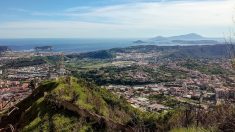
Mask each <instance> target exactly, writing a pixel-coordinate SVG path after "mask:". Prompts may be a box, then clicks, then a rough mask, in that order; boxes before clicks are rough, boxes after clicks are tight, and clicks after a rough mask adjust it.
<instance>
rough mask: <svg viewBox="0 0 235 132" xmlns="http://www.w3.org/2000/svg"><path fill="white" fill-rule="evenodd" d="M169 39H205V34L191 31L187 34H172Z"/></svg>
mask: <svg viewBox="0 0 235 132" xmlns="http://www.w3.org/2000/svg"><path fill="white" fill-rule="evenodd" d="M169 39H179V40H181V39H191V40H195V39H205V38H204V37H203V36H201V35H199V34H196V33H189V34H185V35H179V36H172V37H169Z"/></svg>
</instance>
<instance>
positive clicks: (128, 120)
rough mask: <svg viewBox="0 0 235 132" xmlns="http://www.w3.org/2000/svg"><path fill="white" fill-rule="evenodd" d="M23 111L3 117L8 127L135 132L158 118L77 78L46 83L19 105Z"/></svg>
mask: <svg viewBox="0 0 235 132" xmlns="http://www.w3.org/2000/svg"><path fill="white" fill-rule="evenodd" d="M17 107H19V111H15V112H13V113H12V114H11V115H12V116H9V117H4V116H3V117H2V119H3V121H4V123H3V124H0V127H3V126H4V125H7V124H9V123H11V124H16V126H17V127H18V129H19V130H21V131H25V132H31V131H109V130H114V131H116V130H125V131H127V130H128V129H129V130H133V129H135V127H137V126H144V125H146V124H148V125H149V128H150V129H151V128H152V129H154V128H155V127H156V126H155V120H156V119H157V115H156V114H154V113H145V112H141V111H139V110H137V109H135V108H133V107H132V106H130V105H129V104H128V103H127V102H126V101H125V100H124V99H122V98H119V97H117V96H115V95H113V94H112V93H110V92H108V91H107V90H106V89H103V88H99V87H96V86H95V85H93V84H91V83H87V82H85V81H83V80H80V79H76V78H73V77H66V78H60V79H59V80H57V81H48V82H44V83H43V84H42V85H41V86H40V87H39V88H37V89H36V90H35V91H34V93H33V94H32V96H30V97H28V98H26V99H25V100H24V101H22V102H21V103H19V104H18V105H17Z"/></svg>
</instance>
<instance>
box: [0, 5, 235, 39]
mask: <svg viewBox="0 0 235 132" xmlns="http://www.w3.org/2000/svg"><path fill="white" fill-rule="evenodd" d="M234 16H235V0H0V38H150V37H154V36H158V35H162V36H172V35H179V34H186V33H198V34H201V35H204V36H208V37H223V35H224V34H226V33H227V32H229V31H230V30H233V28H234V25H235V23H234V21H233V17H234ZM234 18H235V17H234Z"/></svg>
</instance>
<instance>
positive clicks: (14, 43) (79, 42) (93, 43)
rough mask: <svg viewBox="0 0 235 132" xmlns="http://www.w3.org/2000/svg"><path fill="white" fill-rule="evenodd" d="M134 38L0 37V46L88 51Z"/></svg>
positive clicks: (126, 43) (122, 44) (117, 45)
mask: <svg viewBox="0 0 235 132" xmlns="http://www.w3.org/2000/svg"><path fill="white" fill-rule="evenodd" d="M135 40H136V39H0V46H8V47H10V48H11V49H12V50H14V51H30V50H33V49H34V47H36V46H52V47H53V51H56V52H57V51H63V52H88V51H95V50H104V49H111V48H121V47H128V46H134V45H136V44H135V43H133V41H135Z"/></svg>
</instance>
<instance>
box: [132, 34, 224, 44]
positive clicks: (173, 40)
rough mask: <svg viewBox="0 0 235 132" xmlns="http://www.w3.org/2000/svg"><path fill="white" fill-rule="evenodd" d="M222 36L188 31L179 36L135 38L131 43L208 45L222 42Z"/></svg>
mask: <svg viewBox="0 0 235 132" xmlns="http://www.w3.org/2000/svg"><path fill="white" fill-rule="evenodd" d="M222 40H223V39H222V38H208V37H203V36H201V35H199V34H196V33H189V34H184V35H179V36H170V37H164V36H156V37H154V38H150V39H147V40H137V41H134V42H133V43H137V42H138V43H141V42H142V43H148V44H157V45H205V44H206V45H208V44H220V43H223V41H222Z"/></svg>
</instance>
